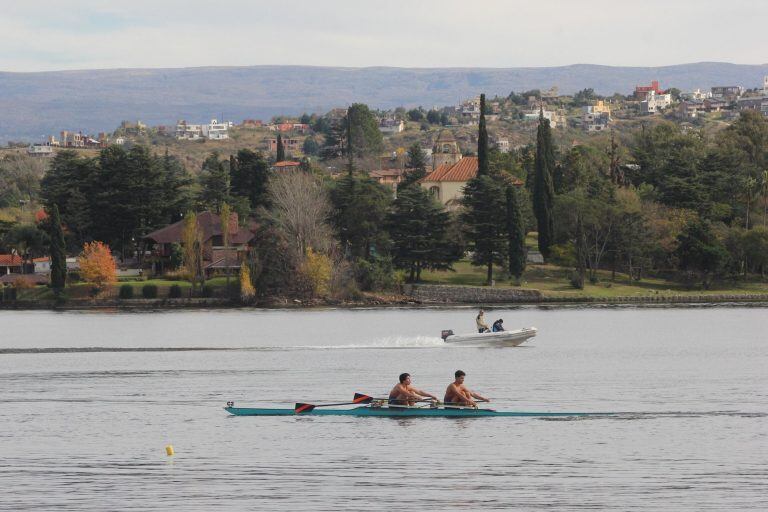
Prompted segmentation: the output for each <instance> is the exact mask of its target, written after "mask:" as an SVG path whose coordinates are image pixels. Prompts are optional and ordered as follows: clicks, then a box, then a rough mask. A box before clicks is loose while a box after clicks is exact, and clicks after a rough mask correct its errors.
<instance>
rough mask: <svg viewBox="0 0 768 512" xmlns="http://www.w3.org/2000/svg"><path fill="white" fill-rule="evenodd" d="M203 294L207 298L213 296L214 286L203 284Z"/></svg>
mask: <svg viewBox="0 0 768 512" xmlns="http://www.w3.org/2000/svg"><path fill="white" fill-rule="evenodd" d="M201 294H202V296H203V297H205V298H206V299H208V298H210V297H213V286H211V285H210V284H206V285H203V290H202V293H201Z"/></svg>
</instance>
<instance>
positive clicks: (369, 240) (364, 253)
mask: <svg viewBox="0 0 768 512" xmlns="http://www.w3.org/2000/svg"><path fill="white" fill-rule="evenodd" d="M391 201H392V192H391V190H388V189H387V188H386V187H384V186H383V185H380V184H379V183H377V182H376V181H374V180H372V179H371V178H369V177H368V176H359V175H356V174H352V173H350V174H347V175H345V176H344V177H342V178H339V179H338V180H336V182H335V183H334V185H333V188H332V189H331V203H332V204H333V208H334V212H333V214H332V216H331V222H332V224H333V226H334V227H335V228H336V231H337V233H338V235H339V240H340V242H341V244H342V246H343V247H345V248H346V250H347V251H348V253H349V255H350V256H351V257H352V258H365V259H370V258H371V256H372V255H373V254H374V252H378V253H382V252H383V250H384V249H385V247H386V245H387V233H386V230H385V229H384V223H385V219H386V215H387V210H388V209H389V206H390V203H391Z"/></svg>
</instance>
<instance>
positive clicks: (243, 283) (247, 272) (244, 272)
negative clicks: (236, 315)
mask: <svg viewBox="0 0 768 512" xmlns="http://www.w3.org/2000/svg"><path fill="white" fill-rule="evenodd" d="M255 295H256V288H254V287H253V283H251V269H250V268H249V267H248V265H247V264H246V262H243V263H242V264H241V265H240V298H241V299H242V300H243V301H245V302H247V301H249V300H251V299H252V298H253V297H254V296H255Z"/></svg>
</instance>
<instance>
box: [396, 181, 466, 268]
mask: <svg viewBox="0 0 768 512" xmlns="http://www.w3.org/2000/svg"><path fill="white" fill-rule="evenodd" d="M387 225H388V226H389V234H390V237H391V238H392V242H393V245H394V248H393V257H394V264H395V266H396V267H398V268H402V269H405V270H407V271H408V273H409V278H408V280H409V281H410V282H414V281H419V280H421V271H422V270H423V269H425V268H426V269H433V270H447V269H450V268H451V264H452V263H453V262H454V261H456V260H458V259H459V258H460V257H461V254H460V251H459V250H458V249H457V244H456V243H455V242H454V241H452V240H450V239H449V237H448V225H449V216H448V212H446V211H445V209H444V208H443V206H442V205H441V204H440V203H438V202H437V201H435V199H434V198H432V196H430V194H429V193H428V192H427V191H426V190H424V189H423V188H421V187H420V186H418V185H416V184H413V185H411V186H409V187H406V188H404V189H401V190H400V192H399V193H398V195H397V199H395V202H394V204H393V208H392V211H391V212H390V214H389V216H388V219H387Z"/></svg>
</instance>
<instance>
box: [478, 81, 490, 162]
mask: <svg viewBox="0 0 768 512" xmlns="http://www.w3.org/2000/svg"><path fill="white" fill-rule="evenodd" d="M488 169H489V166H488V130H487V129H486V127H485V94H481V95H480V123H479V126H478V130H477V174H478V176H483V175H487V174H488Z"/></svg>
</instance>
